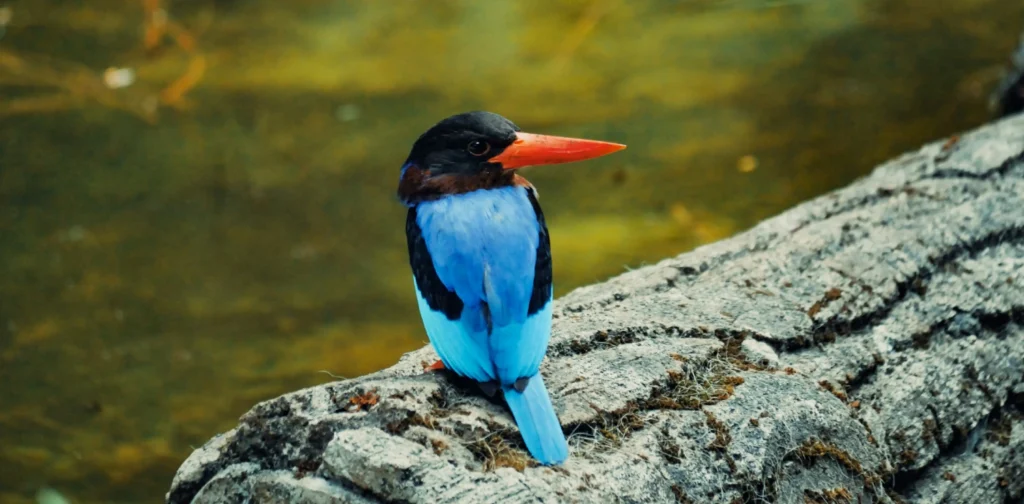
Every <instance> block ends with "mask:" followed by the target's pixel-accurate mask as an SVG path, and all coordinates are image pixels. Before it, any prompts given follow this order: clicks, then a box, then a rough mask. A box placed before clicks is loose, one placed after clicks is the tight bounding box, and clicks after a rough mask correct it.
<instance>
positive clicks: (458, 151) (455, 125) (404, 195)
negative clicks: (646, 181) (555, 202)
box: [398, 112, 626, 205]
mask: <svg viewBox="0 0 1024 504" xmlns="http://www.w3.org/2000/svg"><path fill="white" fill-rule="evenodd" d="M624 148H626V146H625V145H622V144H616V143H610V142H601V141H597V140H584V139H582V138H566V137H556V136H549V135H537V134H533V133H524V132H522V131H519V127H518V126H516V125H515V124H513V123H512V121H509V120H508V119H505V118H504V117H501V116H500V115H498V114H493V113H491V112H467V113H464V114H458V115H453V116H451V117H449V118H447V119H445V120H443V121H441V122H439V123H437V124H435V125H434V126H433V127H432V128H430V129H429V130H427V132H426V133H424V134H422V135H420V138H419V139H418V140H416V143H415V144H413V146H412V152H410V153H409V157H408V158H407V159H406V161H405V164H404V165H403V166H402V174H401V175H400V176H399V182H398V197H399V198H401V200H402V201H403V202H404V203H406V204H407V205H415V204H416V203H418V202H421V201H428V200H432V199H437V198H443V197H445V196H450V195H455V194H462V193H467V192H471V191H477V190H481V189H495V188H501V187H506V186H510V185H525V186H528V185H529V182H526V180H525V179H523V178H522V177H519V176H518V175H516V173H515V171H516V170H517V169H519V168H524V167H527V166H537V165H549V164H559V163H571V162H574V161H582V160H584V159H590V158H594V157H598V156H604V155H605V154H610V153H612V152H615V151H619V150H622V149H624Z"/></svg>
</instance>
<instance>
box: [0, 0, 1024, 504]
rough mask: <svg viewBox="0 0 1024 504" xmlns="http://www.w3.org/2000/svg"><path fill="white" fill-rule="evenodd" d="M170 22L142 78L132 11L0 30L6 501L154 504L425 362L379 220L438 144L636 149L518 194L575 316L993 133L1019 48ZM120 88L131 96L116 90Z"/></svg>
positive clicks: (758, 6)
mask: <svg viewBox="0 0 1024 504" xmlns="http://www.w3.org/2000/svg"><path fill="white" fill-rule="evenodd" d="M154 3H155V4H158V3H160V2H154ZM165 3H166V5H165V7H166V8H167V12H168V13H169V15H170V19H171V20H173V21H174V22H175V23H179V24H180V25H181V26H182V27H183V28H184V29H186V30H188V31H189V33H190V34H191V35H192V36H193V37H194V38H195V39H196V42H197V43H196V45H195V48H194V49H192V52H190V53H189V52H186V51H185V50H183V49H182V48H181V47H178V46H176V45H175V44H174V43H173V41H172V40H171V39H169V38H168V39H163V40H162V43H161V44H160V46H159V48H158V49H157V50H154V51H149V52H148V53H147V51H145V50H144V49H143V37H144V31H145V30H144V23H143V20H144V19H145V16H144V11H143V5H144V4H146V1H145V0H143V1H131V0H92V1H89V2H57V1H52V0H16V1H13V2H11V1H8V2H7V3H6V4H5V3H4V2H3V0H0V25H3V24H4V23H3V22H2V20H3V13H4V12H6V13H8V14H10V21H9V24H8V25H7V26H6V29H5V30H2V33H3V36H2V38H0V201H2V202H3V204H2V206H0V260H2V262H0V264H2V267H3V274H2V277H0V384H2V392H0V467H3V470H2V471H0V502H33V501H34V499H35V495H36V492H37V491H38V490H39V489H40V488H44V487H52V488H54V489H57V490H58V491H60V492H62V493H63V494H64V495H65V496H67V497H68V498H69V499H71V500H72V501H73V502H83V503H84V502H154V501H160V500H162V496H163V492H164V491H165V490H166V489H167V487H168V484H169V481H170V478H171V476H172V475H173V472H174V470H175V469H176V467H177V465H178V464H179V463H180V462H181V461H182V460H183V458H184V457H186V456H187V455H188V453H189V452H190V450H191V447H193V446H198V445H200V444H202V443H203V442H204V441H205V440H206V439H207V438H209V437H210V436H211V435H213V434H214V433H217V432H219V431H223V430H226V429H228V428H230V427H232V426H233V425H234V424H235V421H236V419H237V418H238V416H239V415H241V414H242V413H243V412H245V411H246V410H247V409H248V408H249V407H250V406H251V405H252V404H254V403H255V402H257V401H260V400H263V399H267V398H270V397H273V396H275V395H277V394H280V393H283V392H286V391H289V390H293V389H295V388H298V387H303V386H307V385H313V384H317V383H322V382H324V381H327V380H330V379H331V378H330V376H328V375H327V374H326V373H323V372H321V371H329V372H330V373H333V374H336V375H343V376H355V375H359V374H363V373H367V372H371V371H374V370H376V369H380V368H382V367H386V366H388V365H390V364H392V363H394V362H395V361H396V360H397V359H398V357H399V356H400V355H401V354H402V353H403V352H406V351H409V350H412V349H415V348H418V347H419V346H421V345H423V344H425V343H426V336H425V335H424V334H423V332H422V330H421V328H420V327H419V325H418V324H419V320H418V315H417V313H416V307H415V300H414V297H413V291H412V286H411V279H410V274H409V272H408V265H407V262H406V255H405V254H406V250H405V241H404V240H405V238H404V234H403V226H404V210H403V208H402V207H401V206H400V205H399V204H398V203H397V202H396V200H395V197H394V190H395V186H396V183H397V176H398V168H399V165H400V164H401V162H402V161H403V160H404V158H405V155H406V154H407V152H408V148H409V146H410V144H411V142H412V141H413V140H414V139H415V137H416V136H417V135H418V134H419V133H420V132H421V131H422V130H424V129H426V128H427V127H429V126H430V125H431V124H432V123H433V122H435V121H436V120H438V119H440V118H442V117H445V116H447V115H449V114H452V113H455V112H460V111H463V110H468V109H478V108H483V109H488V110H492V111H495V112H498V113H501V114H503V115H505V116H507V117H509V118H511V119H512V120H513V121H516V122H517V123H518V124H519V125H520V126H521V127H522V128H523V129H524V130H527V131H534V132H541V133H550V134H562V135H574V136H586V137H592V138H598V139H605V140H611V141H617V142H623V143H626V144H628V145H629V149H627V150H626V151H623V152H621V153H618V154H616V155H614V156H609V157H607V158H602V159H599V160H596V161H593V162H588V163H586V164H579V165H568V166H560V167H550V168H538V169H536V170H527V171H525V172H524V175H525V176H527V177H528V178H529V179H530V180H532V181H533V183H534V184H535V185H536V186H537V187H538V188H539V190H540V194H541V204H542V205H543V206H544V209H545V212H546V213H547V215H548V223H549V225H550V228H551V234H552V246H553V249H554V260H555V280H556V288H557V293H559V294H561V293H565V292H566V291H568V290H569V289H571V288H573V287H575V286H579V285H583V284H587V283H591V282H595V281H599V280H602V279H605V278H608V277H610V276H612V275H615V274H616V273H619V272H622V271H624V270H625V269H627V268H632V267H638V266H641V265H643V264H647V263H651V262H654V261H656V260H658V259H661V258H663V257H666V256H670V255H675V254H678V253H680V252H684V251H686V250H689V249H692V248H693V247H695V246H697V245H700V244H702V243H707V242H709V241H714V240H716V239H720V238H723V237H725V236H728V235H731V234H733V233H735V232H738V231H741V230H743V229H745V228H748V227H750V226H752V225H753V224H755V223H756V222H758V221H759V220H761V219H763V218H766V217H769V216H771V215H773V214H775V213H778V212H779V211H782V210H784V209H785V208H788V207H790V206H792V205H794V204H796V203H798V202H800V201H802V200H805V199H807V198H810V197H813V196H816V195H819V194H821V193H823V192H825V191H828V190H831V189H834V188H837V187H840V186H842V185H844V184H846V183H849V182H850V181H852V180H853V179H855V178H857V177H858V176H861V175H864V174H866V173H867V172H868V170H869V169H870V168H871V167H872V166H873V165H874V164H876V163H877V162H880V161H883V160H885V159H886V158H888V157H891V156H894V155H896V154H899V153H901V152H904V151H906V150H908V149H912V148H915V147H916V146H917V145H919V144H920V143H922V142H925V141H929V140H933V139H936V138H940V137H943V136H947V135H950V134H953V133H955V132H957V131H960V130H963V129H967V128H971V127H974V126H976V125H978V124H981V123H982V122H984V121H986V120H987V119H988V117H989V116H988V112H987V110H986V105H987V98H988V97H987V93H988V92H989V90H990V89H991V88H992V86H993V85H994V84H995V82H996V80H997V79H998V76H999V70H1000V67H1001V65H1002V64H1003V63H1004V62H1005V61H1006V55H1008V54H1009V53H1010V51H1011V49H1012V47H1013V45H1014V43H1015V42H1016V40H1017V39H1016V34H1017V33H1019V30H1020V28H1021V20H1022V19H1024V4H1022V3H1021V2H1020V1H1019V0H988V1H985V0H962V1H956V2H954V1H953V0H945V1H926V0H914V1H911V0H820V1H814V2H811V1H803V2H801V1H788V2H786V1H762V2H757V1H753V0H751V1H740V0H733V1H726V0H717V1H716V0H690V1H674V2H673V1H667V0H660V1H658V0H645V1H629V2H627V1H625V0H622V1H615V0H605V1H600V0H587V1H584V0H574V1H564V2H548V1H541V0H527V1H522V2H515V3H513V2H471V1H469V0H463V1H455V0H447V1H431V2H402V3H401V8H399V7H397V5H399V3H398V2H355V1H351V2H346V1H340V0H331V1H327V0H302V1H295V2H290V3H289V2H273V1H269V0H264V1H253V2H236V1H228V0H223V1H215V0H188V1H186V0H181V1H178V2H165ZM4 9H6V10H4ZM200 57H201V58H202V63H204V65H203V67H202V68H201V70H203V71H202V72H201V76H199V77H198V78H196V79H194V81H195V82H196V83H197V84H196V86H195V87H194V88H191V89H189V90H188V92H187V93H185V94H184V98H185V100H187V102H186V101H174V100H168V101H169V102H170V103H169V104H163V105H159V106H157V108H156V111H157V112H158V114H157V116H156V117H151V116H150V112H152V111H153V108H152V107H153V104H154V103H156V102H154V100H155V98H154V97H155V96H158V93H159V92H160V90H161V89H162V88H165V87H166V86H168V85H169V84H170V83H172V82H173V81H174V80H175V79H177V78H179V77H180V76H181V75H182V74H183V73H187V72H188V71H187V70H186V69H188V68H189V65H190V64H192V65H195V64H196V63H195V59H196V58H200ZM190 58H191V59H190ZM190 61H191V62H192V63H190ZM108 67H131V68H133V69H135V71H136V74H137V79H136V81H135V82H134V83H133V84H132V85H131V86H129V87H127V88H124V89H114V90H111V89H108V88H106V87H104V86H103V80H102V78H101V76H100V75H101V74H102V72H103V71H104V69H106V68H108ZM193 70H195V68H193ZM196 74H197V75H198V74H199V72H196ZM178 105H181V106H180V107H179V106H178Z"/></svg>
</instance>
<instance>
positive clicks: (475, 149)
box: [466, 140, 491, 156]
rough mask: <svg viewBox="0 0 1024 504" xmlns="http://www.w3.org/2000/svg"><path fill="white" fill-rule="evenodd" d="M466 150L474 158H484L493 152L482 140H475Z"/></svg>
mask: <svg viewBox="0 0 1024 504" xmlns="http://www.w3.org/2000/svg"><path fill="white" fill-rule="evenodd" d="M466 150H467V151H469V153H470V154H472V155H474V156H483V155H484V154H487V151H489V150H491V146H490V145H488V144H487V142H484V141H482V140H473V141H472V142H469V145H467V146H466Z"/></svg>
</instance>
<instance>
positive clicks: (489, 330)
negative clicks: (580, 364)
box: [406, 186, 551, 384]
mask: <svg viewBox="0 0 1024 504" xmlns="http://www.w3.org/2000/svg"><path fill="white" fill-rule="evenodd" d="M406 233H407V238H408V241H409V254H410V256H409V257H410V263H411V265H412V269H413V273H414V278H415V281H416V287H417V294H418V296H419V297H420V299H421V301H420V312H421V315H422V317H423V321H424V325H425V327H426V329H427V333H428V335H429V336H430V339H431V342H432V343H434V346H435V348H436V349H437V351H438V353H439V354H440V356H441V359H442V361H444V362H445V365H446V366H448V367H449V368H451V369H452V370H453V371H455V372H457V373H459V374H463V375H466V376H469V377H471V378H474V379H477V380H478V381H489V380H494V379H498V380H499V381H501V382H502V383H503V384H508V383H511V382H513V381H515V380H516V379H517V378H521V377H524V376H532V375H534V374H536V372H537V369H538V367H539V365H540V361H541V359H542V358H543V355H544V352H545V350H546V348H547V342H548V338H549V336H550V323H551V306H550V305H551V251H550V243H549V241H548V236H547V228H546V226H545V224H544V219H543V214H542V213H541V211H540V207H539V205H538V204H537V201H536V197H535V195H534V193H533V189H532V188H530V187H524V186H511V187H503V188H498V189H489V190H480V191H474V192H469V193H465V194H459V195H452V196H448V197H445V198H441V199H437V200H433V201H427V202H423V203H420V204H419V205H417V206H415V207H413V208H411V209H410V210H409V217H408V221H407V225H406ZM484 378H487V379H484Z"/></svg>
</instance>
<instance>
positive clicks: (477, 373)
mask: <svg viewBox="0 0 1024 504" xmlns="http://www.w3.org/2000/svg"><path fill="white" fill-rule="evenodd" d="M625 147H626V146H625V145H621V144H616V143H609V142H599V141H594V140H582V139H576V138H564V137H555V136H548V135H536V134H530V133H524V132H521V131H520V130H519V128H518V127H517V126H516V125H515V124H513V123H512V122H511V121H509V120H508V119H505V118H504V117H502V116H500V115H497V114H493V113H490V112H468V113H464V114H458V115H454V116H451V117H448V118H447V119H444V120H442V121H441V122H439V123H437V124H436V125H434V126H433V127H431V128H430V129H429V130H427V131H426V132H425V133H423V134H422V135H421V136H420V137H419V139H417V140H416V142H415V144H413V147H412V150H411V152H410V153H409V157H408V158H407V159H406V161H405V164H404V165H403V166H402V170H401V175H400V177H399V184H398V197H399V199H400V200H401V201H402V202H403V203H404V204H405V205H406V206H407V207H408V215H407V217H406V224H405V233H406V238H407V241H408V246H409V264H410V266H411V267H412V273H413V284H414V286H415V290H416V299H417V301H418V302H419V311H420V316H421V318H422V320H423V326H424V329H426V332H427V336H428V337H429V339H430V342H431V344H432V345H433V347H434V349H435V350H436V351H437V354H438V355H439V356H440V358H441V360H440V361H438V362H436V363H434V364H433V365H431V366H429V367H428V369H435V370H436V369H443V368H447V369H449V370H451V371H454V372H455V373H456V374H458V375H461V376H464V377H467V378H470V379H472V380H475V381H476V382H478V383H479V385H480V388H481V390H483V391H484V393H486V394H487V395H489V396H493V395H494V394H496V393H497V391H498V390H501V392H502V394H503V396H504V398H505V401H506V403H508V406H509V409H510V410H511V411H512V416H513V417H514V418H515V421H516V425H518V427H519V432H520V433H521V434H522V436H523V441H524V442H525V443H526V448H527V449H528V450H529V451H530V454H531V455H532V456H533V457H534V458H535V459H537V461H539V462H540V463H542V464H546V465H552V464H560V463H562V462H564V461H565V460H566V459H567V458H568V456H569V448H568V445H567V444H566V440H565V435H564V433H563V432H562V426H561V424H560V423H559V421H558V417H557V416H556V414H555V410H554V406H553V405H552V404H551V398H550V397H549V396H548V391H547V388H546V387H545V386H544V380H543V378H542V377H541V374H540V372H539V369H540V363H541V360H542V359H543V358H544V354H545V353H546V352H547V347H548V339H549V338H550V336H551V305H552V296H553V290H552V270H551V244H550V241H549V239H548V230H547V226H546V225H545V223H544V214H543V213H542V212H541V209H540V205H539V204H538V203H537V191H536V190H535V189H534V188H533V186H532V185H531V184H530V183H529V182H528V181H527V180H526V179H524V178H523V177H521V176H519V175H518V174H517V173H516V170H517V169H519V168H523V167H526V166H535V165H545V164H556V163H568V162H572V161H580V160H584V159H590V158H594V157H598V156H603V155H606V154H610V153H612V152H615V151H618V150H621V149H624V148H625Z"/></svg>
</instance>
